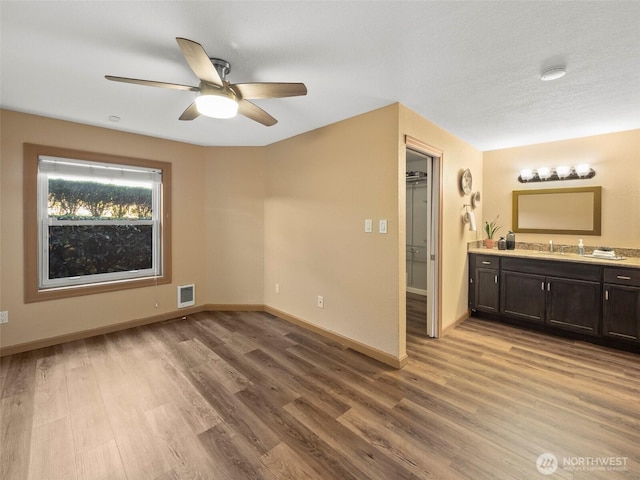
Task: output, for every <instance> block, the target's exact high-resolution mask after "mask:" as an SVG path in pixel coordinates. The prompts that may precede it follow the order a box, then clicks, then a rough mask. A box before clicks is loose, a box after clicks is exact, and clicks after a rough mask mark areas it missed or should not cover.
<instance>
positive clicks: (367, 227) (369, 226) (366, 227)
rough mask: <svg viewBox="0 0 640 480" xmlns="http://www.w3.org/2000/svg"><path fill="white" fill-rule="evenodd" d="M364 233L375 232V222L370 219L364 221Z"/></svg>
mask: <svg viewBox="0 0 640 480" xmlns="http://www.w3.org/2000/svg"><path fill="white" fill-rule="evenodd" d="M364 231H365V233H371V232H373V220H371V219H370V218H367V219H366V220H365V221H364Z"/></svg>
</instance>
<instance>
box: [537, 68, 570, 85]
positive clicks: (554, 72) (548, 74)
mask: <svg viewBox="0 0 640 480" xmlns="http://www.w3.org/2000/svg"><path fill="white" fill-rule="evenodd" d="M566 73H567V69H566V68H565V67H553V68H549V69H548V70H545V71H544V72H542V73H541V74H540V80H542V81H543V82H549V81H551V80H557V79H558V78H560V77H564V76H565V74H566Z"/></svg>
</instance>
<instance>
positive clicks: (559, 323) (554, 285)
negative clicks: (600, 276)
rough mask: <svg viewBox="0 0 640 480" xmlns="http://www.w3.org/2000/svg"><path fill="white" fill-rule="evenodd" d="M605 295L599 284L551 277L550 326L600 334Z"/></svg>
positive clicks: (549, 284)
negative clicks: (602, 305)
mask: <svg viewBox="0 0 640 480" xmlns="http://www.w3.org/2000/svg"><path fill="white" fill-rule="evenodd" d="M601 292H602V290H601V286H600V283H599V282H590V281H585V280H574V279H568V278H554V277H547V302H546V304H547V308H546V317H547V318H546V323H547V324H549V325H553V326H555V327H560V328H564V329H566V330H573V331H576V332H581V333H587V334H589V335H598V333H599V332H598V330H599V326H600V312H601V303H602V302H601V298H602V293H601Z"/></svg>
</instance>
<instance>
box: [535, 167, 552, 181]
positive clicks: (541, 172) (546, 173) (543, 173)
mask: <svg viewBox="0 0 640 480" xmlns="http://www.w3.org/2000/svg"><path fill="white" fill-rule="evenodd" d="M538 176H539V177H540V178H541V179H542V180H546V179H547V178H549V177H550V176H551V169H550V168H549V167H540V168H539V169H538Z"/></svg>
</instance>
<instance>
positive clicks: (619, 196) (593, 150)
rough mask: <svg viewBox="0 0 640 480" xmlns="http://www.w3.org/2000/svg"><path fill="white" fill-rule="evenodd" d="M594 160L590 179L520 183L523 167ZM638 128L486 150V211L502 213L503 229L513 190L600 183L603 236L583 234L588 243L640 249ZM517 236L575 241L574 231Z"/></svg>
mask: <svg viewBox="0 0 640 480" xmlns="http://www.w3.org/2000/svg"><path fill="white" fill-rule="evenodd" d="M578 163H590V164H591V165H592V167H593V169H594V170H595V171H596V176H595V177H593V178H591V179H588V180H572V181H564V182H551V183H544V184H542V183H529V184H522V183H519V182H518V181H517V177H518V174H519V173H520V170H521V169H523V168H537V167H541V166H549V167H553V166H558V165H561V164H569V165H576V164H578ZM638 165H640V130H631V131H627V132H617V133H612V134H607V135H596V136H592V137H586V138H577V139H571V140H563V141H558V142H549V143H542V144H538V145H529V146H525V147H518V148H509V149H505V150H495V151H491V152H485V153H484V173H483V176H484V186H483V192H482V193H483V201H484V211H485V212H486V217H485V218H488V219H492V218H494V217H495V216H496V215H498V214H499V215H500V222H499V223H500V224H501V225H503V229H502V230H501V231H500V234H504V233H506V231H507V230H509V229H510V228H511V191H512V190H527V189H538V188H557V187H578V186H598V185H599V186H602V235H601V236H587V235H584V236H583V235H580V237H583V238H584V243H585V245H587V246H601V245H605V246H612V247H627V248H640V187H639V186H638V173H637V172H638ZM516 240H518V241H526V242H535V243H545V244H546V243H548V242H549V240H553V241H554V243H558V244H568V245H577V243H578V236H576V235H551V234H531V233H529V234H525V233H519V234H517V236H516Z"/></svg>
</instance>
